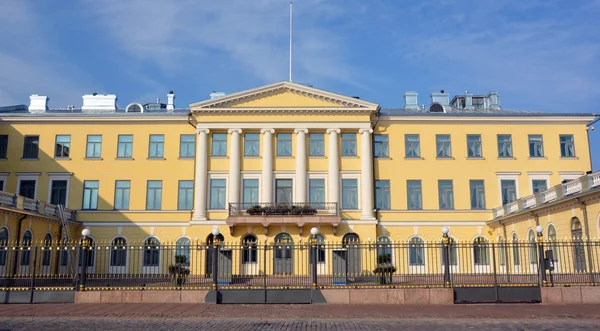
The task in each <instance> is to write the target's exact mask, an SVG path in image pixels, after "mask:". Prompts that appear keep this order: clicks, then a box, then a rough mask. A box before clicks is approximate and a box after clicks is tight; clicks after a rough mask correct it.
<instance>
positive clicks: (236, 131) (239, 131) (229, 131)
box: [227, 129, 242, 134]
mask: <svg viewBox="0 0 600 331" xmlns="http://www.w3.org/2000/svg"><path fill="white" fill-rule="evenodd" d="M227 133H229V134H232V133H237V134H241V133H242V129H229V130H227Z"/></svg>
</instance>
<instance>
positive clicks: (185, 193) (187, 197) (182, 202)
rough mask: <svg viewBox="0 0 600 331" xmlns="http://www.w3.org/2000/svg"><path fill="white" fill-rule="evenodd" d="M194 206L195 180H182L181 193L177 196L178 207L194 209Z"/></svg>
mask: <svg viewBox="0 0 600 331" xmlns="http://www.w3.org/2000/svg"><path fill="white" fill-rule="evenodd" d="M193 207H194V181H193V180H180V181H179V195H178V196H177V209H179V210H192V209H193Z"/></svg>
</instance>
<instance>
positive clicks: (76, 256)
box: [0, 240, 600, 291]
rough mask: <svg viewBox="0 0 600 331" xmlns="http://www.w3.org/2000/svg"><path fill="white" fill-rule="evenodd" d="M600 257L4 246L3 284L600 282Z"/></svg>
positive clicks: (377, 247)
mask: <svg viewBox="0 0 600 331" xmlns="http://www.w3.org/2000/svg"><path fill="white" fill-rule="evenodd" d="M599 259H600V241H582V240H579V241H577V240H575V241H552V242H510V243H508V242H507V243H505V242H499V243H490V242H487V241H475V242H469V243H455V242H452V241H450V240H448V241H442V242H422V241H418V240H417V241H411V242H409V243H395V242H378V243H363V242H360V243H359V242H346V243H330V242H311V243H285V242H276V243H267V242H255V243H247V244H243V245H240V244H239V243H235V244H232V243H225V242H215V243H211V244H204V243H189V242H188V244H185V245H176V244H164V243H158V242H144V243H135V242H128V243H125V242H122V243H119V242H113V243H111V244H101V243H92V242H87V241H86V242H85V243H84V244H83V245H79V244H52V245H19V246H15V245H0V290H36V291H43V290H116V289H121V290H166V289H177V290H194V289H215V288H221V289H228V288H246V289H253V288H255V289H275V288H278V289H282V288H283V289H287V288H290V289H292V288H315V287H318V288H348V287H349V288H371V287H388V288H389V287H391V288H413V287H481V286H551V285H554V284H556V285H600V261H599ZM84 266H85V267H84Z"/></svg>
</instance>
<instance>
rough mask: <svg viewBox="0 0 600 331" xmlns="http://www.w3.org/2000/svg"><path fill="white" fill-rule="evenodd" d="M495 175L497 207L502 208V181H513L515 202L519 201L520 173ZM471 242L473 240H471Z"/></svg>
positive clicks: (499, 173)
mask: <svg viewBox="0 0 600 331" xmlns="http://www.w3.org/2000/svg"><path fill="white" fill-rule="evenodd" d="M496 175H497V176H498V206H502V181H503V180H514V181H515V189H516V193H517V200H519V199H520V198H521V192H520V189H519V176H520V175H521V173H520V172H497V173H496ZM530 185H531V184H530ZM478 237H479V236H478ZM486 239H487V238H486ZM473 240H475V238H473ZM488 242H489V241H488Z"/></svg>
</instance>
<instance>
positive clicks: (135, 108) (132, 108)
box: [125, 103, 144, 113]
mask: <svg viewBox="0 0 600 331" xmlns="http://www.w3.org/2000/svg"><path fill="white" fill-rule="evenodd" d="M125 112H127V113H143V112H144V111H143V109H142V106H141V105H140V104H137V103H132V104H130V105H129V106H127V108H126V109H125Z"/></svg>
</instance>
